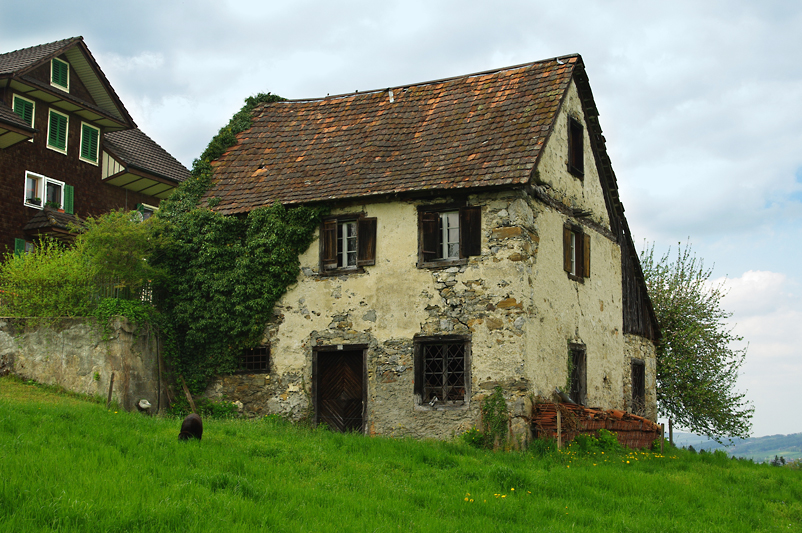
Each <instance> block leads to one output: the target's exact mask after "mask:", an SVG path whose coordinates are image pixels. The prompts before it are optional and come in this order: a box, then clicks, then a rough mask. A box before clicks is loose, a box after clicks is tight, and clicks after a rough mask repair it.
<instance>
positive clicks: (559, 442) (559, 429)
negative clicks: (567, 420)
mask: <svg viewBox="0 0 802 533" xmlns="http://www.w3.org/2000/svg"><path fill="white" fill-rule="evenodd" d="M562 447H563V431H562V417H561V416H560V406H559V405H558V406H557V449H558V450H561V449H562Z"/></svg>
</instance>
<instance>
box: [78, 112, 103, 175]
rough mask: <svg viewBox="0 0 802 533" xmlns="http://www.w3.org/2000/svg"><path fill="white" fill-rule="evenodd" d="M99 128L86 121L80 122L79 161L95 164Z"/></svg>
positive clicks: (98, 142)
mask: <svg viewBox="0 0 802 533" xmlns="http://www.w3.org/2000/svg"><path fill="white" fill-rule="evenodd" d="M99 144H100V130H99V129H98V128H96V127H94V126H90V125H89V124H87V123H86V122H82V123H81V156H80V159H81V161H86V162H88V163H93V164H95V165H97V154H98V147H99Z"/></svg>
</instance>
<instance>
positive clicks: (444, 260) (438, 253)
mask: <svg viewBox="0 0 802 533" xmlns="http://www.w3.org/2000/svg"><path fill="white" fill-rule="evenodd" d="M418 232H419V235H418V266H419V267H421V266H427V267H429V266H444V265H451V264H454V263H465V262H467V258H468V257H470V256H472V255H480V254H481V253H482V208H481V207H478V206H474V207H454V206H451V207H448V206H442V207H441V206H428V207H419V208H418Z"/></svg>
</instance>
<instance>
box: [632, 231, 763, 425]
mask: <svg viewBox="0 0 802 533" xmlns="http://www.w3.org/2000/svg"><path fill="white" fill-rule="evenodd" d="M670 253H671V252H670V250H669V252H667V253H666V254H665V255H664V256H663V257H662V258H661V259H660V260H659V261H657V260H655V258H654V246H652V247H650V248H647V249H645V250H644V251H643V252H642V253H641V258H640V260H641V267H642V268H643V275H644V278H645V280H646V286H647V287H648V290H649V297H650V298H651V300H652V305H653V306H654V310H655V313H656V314H657V321H658V323H659V324H660V330H661V331H662V334H663V338H662V340H661V341H660V343H659V344H658V346H657V403H658V409H659V412H660V414H661V415H663V416H667V417H671V418H672V419H673V420H675V421H676V422H677V423H678V424H679V425H681V426H683V427H685V428H688V429H690V430H691V431H693V432H694V433H699V434H704V435H707V436H709V437H712V438H715V439H716V440H720V439H721V438H722V437H743V438H746V437H748V436H749V433H750V431H751V427H752V414H753V413H754V407H753V406H752V404H751V402H748V401H747V400H746V399H745V396H746V393H740V392H737V391H736V390H735V381H736V379H737V377H738V369H739V368H740V366H741V364H743V361H744V358H745V357H746V348H743V349H734V348H732V347H731V344H732V343H734V342H738V341H741V340H743V339H742V338H741V337H739V336H738V335H735V334H734V333H733V332H732V328H731V327H729V326H728V325H727V324H726V322H725V320H726V319H727V318H729V317H730V316H732V313H728V312H726V311H725V310H724V309H722V307H721V299H722V298H723V297H724V296H725V295H726V291H725V290H724V286H723V282H722V283H720V284H711V282H710V275H711V273H712V269H706V268H705V267H704V261H703V260H702V259H700V258H697V257H696V255H695V254H693V253H692V252H691V246H690V245H686V246H685V247H684V248H683V246H682V244H681V243H680V244H679V246H678V250H677V255H676V259H675V260H674V261H671V260H670V259H669V255H670Z"/></svg>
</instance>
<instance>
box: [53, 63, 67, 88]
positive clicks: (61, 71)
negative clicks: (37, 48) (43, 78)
mask: <svg viewBox="0 0 802 533" xmlns="http://www.w3.org/2000/svg"><path fill="white" fill-rule="evenodd" d="M51 68H52V70H51V76H50V78H51V80H52V81H53V83H54V84H56V85H58V86H59V87H63V88H65V89H66V88H67V87H69V85H70V65H69V63H65V62H64V61H61V60H59V59H53V60H52V61H51Z"/></svg>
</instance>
